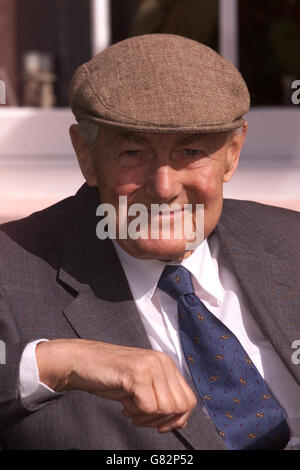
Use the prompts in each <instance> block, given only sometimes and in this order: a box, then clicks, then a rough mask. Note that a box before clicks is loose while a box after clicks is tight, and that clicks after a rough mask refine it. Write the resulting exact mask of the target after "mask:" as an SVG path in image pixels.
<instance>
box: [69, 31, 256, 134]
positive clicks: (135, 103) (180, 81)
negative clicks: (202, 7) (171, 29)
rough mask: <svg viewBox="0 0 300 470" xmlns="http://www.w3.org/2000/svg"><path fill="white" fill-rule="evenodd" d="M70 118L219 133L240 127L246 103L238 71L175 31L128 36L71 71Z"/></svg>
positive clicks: (153, 129) (139, 127) (157, 129)
mask: <svg viewBox="0 0 300 470" xmlns="http://www.w3.org/2000/svg"><path fill="white" fill-rule="evenodd" d="M69 100H70V105H71V108H72V111H73V113H74V115H75V117H76V119H77V121H81V120H88V121H92V122H95V123H99V124H101V123H102V124H104V125H109V126H115V127H119V128H123V129H128V130H133V131H143V132H220V131H225V130H228V129H234V128H237V127H239V126H241V125H242V124H243V121H244V120H243V118H242V116H243V115H244V114H246V113H247V111H248V110H249V106H250V97H249V92H248V89H247V86H246V84H245V82H244V80H243V78H242V76H241V75H240V73H239V72H238V70H237V69H236V68H235V67H234V66H233V65H232V64H231V63H230V62H228V61H226V60H224V59H223V58H222V57H221V56H220V55H219V54H217V53H216V52H215V51H214V50H212V49H211V48H209V47H207V46H205V45H203V44H201V43H199V42H197V41H194V40H192V39H188V38H185V37H182V36H179V35H175V34H148V35H144V36H135V37H131V38H129V39H125V40H124V41H121V42H119V43H117V44H114V45H112V46H110V47H108V48H107V49H105V50H104V51H102V52H101V53H100V54H98V55H96V56H95V57H94V58H93V59H92V60H90V61H89V62H87V63H85V64H83V65H81V66H80V67H79V68H78V69H77V70H76V72H75V74H74V76H73V78H72V81H71V84H70V88H69Z"/></svg>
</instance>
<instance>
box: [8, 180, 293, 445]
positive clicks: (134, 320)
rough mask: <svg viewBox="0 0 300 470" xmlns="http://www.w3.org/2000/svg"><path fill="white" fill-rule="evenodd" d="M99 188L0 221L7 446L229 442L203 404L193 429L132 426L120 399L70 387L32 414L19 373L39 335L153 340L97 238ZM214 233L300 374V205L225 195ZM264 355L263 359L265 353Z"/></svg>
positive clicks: (266, 328)
mask: <svg viewBox="0 0 300 470" xmlns="http://www.w3.org/2000/svg"><path fill="white" fill-rule="evenodd" d="M98 204H99V198H98V192H97V190H95V189H91V188H88V187H87V186H86V185H84V186H83V187H82V188H81V189H80V190H79V191H78V193H77V194H76V195H75V196H74V197H70V198H68V199H65V200H64V201H61V202H60V203H58V204H56V205H54V206H52V207H50V208H48V209H45V210H44V211H41V212H38V213H35V214H33V215H31V216H30V217H28V218H26V219H22V220H19V221H16V222H12V223H8V224H4V225H2V226H1V230H0V339H2V340H4V341H5V344H6V364H0V379H1V383H0V386H1V391H0V447H2V448H5V449H107V450H110V449H120V450H121V449H168V450H169V449H173V450H180V449H225V446H224V444H223V441H222V438H221V437H220V436H219V435H218V434H217V432H216V430H215V427H214V424H213V423H212V421H211V420H210V419H209V418H208V417H206V415H205V414H204V413H203V412H202V411H201V409H200V406H199V405H198V406H197V407H196V409H195V410H194V412H193V413H192V415H191V417H190V420H189V423H188V425H187V427H186V428H184V429H182V430H180V431H179V430H178V431H175V432H170V433H167V434H164V435H160V434H159V433H158V432H157V431H156V430H150V429H146V428H134V427H132V425H131V423H130V421H129V420H128V419H126V418H124V417H123V416H122V415H121V413H120V411H121V408H122V407H121V405H120V404H119V403H118V402H113V401H109V400H104V399H102V398H99V397H96V396H94V395H91V394H88V393H86V392H81V391H71V392H66V393H65V394H63V395H62V396H61V397H59V398H57V399H55V400H53V401H52V402H50V403H48V404H47V405H46V406H44V407H43V408H41V409H39V410H38V411H35V412H30V411H28V410H26V409H24V407H23V406H22V403H21V402H20V398H19V383H18V371H19V363H20V358H21V355H22V352H23V350H24V347H25V346H26V344H27V343H28V342H30V341H32V340H34V339H38V338H49V339H54V338H78V337H80V338H85V339H91V340H99V341H105V342H109V343H115V344H119V345H126V346H134V347H139V348H150V344H149V341H148V338H147V335H146V332H145V330H144V327H143V325H142V322H141V320H140V318H139V315H138V313H137V309H136V305H135V302H134V301H133V299H132V295H131V292H130V289H129V286H128V283H127V280H126V277H125V275H124V272H123V270H122V267H121V265H120V262H119V260H118V257H117V255H116V253H115V251H114V248H113V245H112V243H111V241H110V240H105V241H100V240H99V239H97V237H96V231H95V228H96V224H97V222H98V221H99V219H97V218H96V216H95V212H96V207H97V205H98ZM210 237H218V238H219V241H220V243H221V246H222V253H221V256H222V262H223V263H226V264H227V265H228V267H229V268H230V269H231V270H232V271H233V272H234V273H235V275H236V277H237V279H238V280H239V282H240V285H241V288H242V289H243V292H244V295H245V298H246V301H247V302H248V305H249V308H250V310H251V312H252V314H253V315H254V317H255V319H256V321H257V323H258V325H259V326H260V328H261V330H262V332H263V333H264V335H265V336H266V337H267V338H268V339H269V340H270V341H271V343H272V344H273V346H274V348H275V349H276V351H277V352H278V354H279V356H280V357H281V358H282V360H283V361H284V363H285V365H286V367H287V368H288V369H289V371H290V373H291V374H292V375H293V376H294V378H295V379H296V380H297V381H298V383H299V382H300V366H297V365H294V364H293V363H292V361H291V354H292V352H293V350H292V349H291V344H292V342H293V341H294V340H295V339H300V287H299V286H300V282H299V281H300V279H299V277H300V276H299V265H300V250H299V247H300V214H299V213H298V212H293V211H289V210H284V209H279V208H274V207H270V206H264V205H261V204H257V203H253V202H244V201H234V200H225V201H224V207H223V212H222V216H221V219H220V221H219V223H218V225H217V227H216V229H215V231H214V232H213V233H212V234H211V236H210ZM262 360H264V358H262Z"/></svg>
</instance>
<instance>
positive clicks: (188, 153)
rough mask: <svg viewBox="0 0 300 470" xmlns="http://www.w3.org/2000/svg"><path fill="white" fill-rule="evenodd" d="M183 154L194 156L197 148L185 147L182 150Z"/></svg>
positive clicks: (197, 151) (197, 152)
mask: <svg viewBox="0 0 300 470" xmlns="http://www.w3.org/2000/svg"><path fill="white" fill-rule="evenodd" d="M184 153H185V155H188V156H189V157H195V156H196V155H198V154H199V150H196V149H185V150H184Z"/></svg>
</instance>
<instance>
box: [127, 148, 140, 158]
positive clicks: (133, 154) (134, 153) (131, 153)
mask: <svg viewBox="0 0 300 470" xmlns="http://www.w3.org/2000/svg"><path fill="white" fill-rule="evenodd" d="M124 153H125V154H126V155H130V156H133V157H136V156H137V155H138V154H139V150H126V151H125V152H124Z"/></svg>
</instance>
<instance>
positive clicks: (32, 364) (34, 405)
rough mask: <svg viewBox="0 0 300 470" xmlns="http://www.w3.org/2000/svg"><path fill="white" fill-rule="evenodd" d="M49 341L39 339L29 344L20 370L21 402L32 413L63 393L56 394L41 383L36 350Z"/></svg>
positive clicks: (24, 352)
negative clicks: (42, 343)
mask: <svg viewBox="0 0 300 470" xmlns="http://www.w3.org/2000/svg"><path fill="white" fill-rule="evenodd" d="M42 341H49V340H48V339H44V338H43V339H38V340H36V341H32V342H31V343H28V344H27V346H26V347H25V349H24V351H23V354H22V358H21V362H20V369H19V391H20V397H21V401H22V403H23V405H24V407H25V408H27V409H28V410H30V411H34V410H38V409H39V408H42V407H43V406H45V405H46V404H47V403H49V402H51V401H52V400H53V399H54V398H56V397H57V396H59V395H62V393H58V392H55V391H54V390H52V389H51V388H49V387H47V385H45V384H43V383H42V382H40V377H39V370H38V365H37V361H36V355H35V348H36V345H37V344H38V343H41V342H42Z"/></svg>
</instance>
